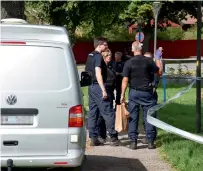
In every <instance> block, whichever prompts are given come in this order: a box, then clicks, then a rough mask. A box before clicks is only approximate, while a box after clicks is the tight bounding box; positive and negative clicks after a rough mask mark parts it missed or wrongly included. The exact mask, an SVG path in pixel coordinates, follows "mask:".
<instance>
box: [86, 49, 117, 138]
mask: <svg viewBox="0 0 203 171" xmlns="http://www.w3.org/2000/svg"><path fill="white" fill-rule="evenodd" d="M95 67H100V68H101V72H102V78H103V82H104V84H105V87H106V83H107V66H106V64H105V62H104V60H103V57H102V55H101V54H100V53H98V52H96V51H94V52H92V53H91V54H90V55H89V56H88V59H87V62H86V71H88V72H90V73H91V74H92V78H93V83H92V85H91V86H89V88H88V90H89V92H88V93H89V114H88V129H89V136H90V138H92V137H98V134H97V131H96V126H97V121H98V117H99V114H101V116H102V117H103V118H104V120H105V124H106V128H107V131H108V132H109V134H110V136H111V138H117V132H116V131H115V129H114V127H115V112H114V110H113V108H112V107H111V98H110V97H111V96H110V95H111V92H110V91H109V90H108V88H107V87H106V91H107V95H108V97H109V98H108V99H103V95H102V90H101V88H100V86H99V84H98V82H97V79H96V75H95V74H96V73H95Z"/></svg>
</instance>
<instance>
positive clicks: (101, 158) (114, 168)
mask: <svg viewBox="0 0 203 171" xmlns="http://www.w3.org/2000/svg"><path fill="white" fill-rule="evenodd" d="M119 138H120V139H121V142H122V144H121V146H120V147H111V146H109V145H108V144H107V145H104V146H100V147H90V148H88V149H87V159H86V161H85V163H84V166H83V168H82V171H103V170H105V171H170V170H171V169H170V167H169V165H168V164H166V163H165V162H164V161H162V160H161V159H160V157H159V154H158V151H157V149H156V150H149V149H148V148H146V145H143V144H141V143H138V149H137V150H130V149H128V148H127V145H128V144H129V140H128V138H127V136H126V135H123V136H120V137H119ZM140 138H143V136H142V137H140Z"/></svg>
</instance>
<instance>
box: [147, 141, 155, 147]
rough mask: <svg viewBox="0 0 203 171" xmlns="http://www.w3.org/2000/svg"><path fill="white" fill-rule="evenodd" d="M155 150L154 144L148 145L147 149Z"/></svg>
mask: <svg viewBox="0 0 203 171" xmlns="http://www.w3.org/2000/svg"><path fill="white" fill-rule="evenodd" d="M155 148H156V146H155V144H154V142H149V143H148V149H155Z"/></svg>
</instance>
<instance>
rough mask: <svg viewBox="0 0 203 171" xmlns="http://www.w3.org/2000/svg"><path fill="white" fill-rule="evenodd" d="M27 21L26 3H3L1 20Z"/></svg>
mask: <svg viewBox="0 0 203 171" xmlns="http://www.w3.org/2000/svg"><path fill="white" fill-rule="evenodd" d="M4 18H20V19H25V15H24V1H1V19H4Z"/></svg>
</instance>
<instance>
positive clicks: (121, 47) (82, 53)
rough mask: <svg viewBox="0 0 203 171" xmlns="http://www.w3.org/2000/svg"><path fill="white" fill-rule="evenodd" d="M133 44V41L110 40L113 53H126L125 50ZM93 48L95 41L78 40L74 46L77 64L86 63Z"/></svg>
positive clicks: (109, 44) (109, 43)
mask: <svg viewBox="0 0 203 171" xmlns="http://www.w3.org/2000/svg"><path fill="white" fill-rule="evenodd" d="M131 44H132V42H108V46H109V48H110V49H111V51H112V54H114V53H115V52H116V51H120V52H122V53H124V52H125V50H126V51H127V50H129V48H130V47H131ZM93 50H94V45H93V42H76V44H75V45H74V46H73V53H74V56H75V60H76V62H77V64H82V63H85V62H86V60H87V56H88V54H89V53H90V52H92V51H93ZM113 56H114V55H113Z"/></svg>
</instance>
